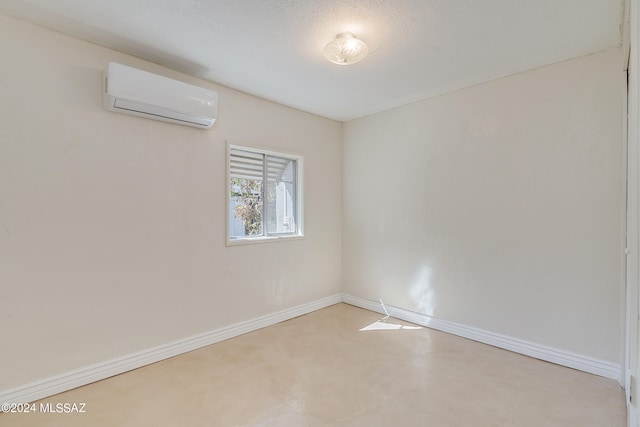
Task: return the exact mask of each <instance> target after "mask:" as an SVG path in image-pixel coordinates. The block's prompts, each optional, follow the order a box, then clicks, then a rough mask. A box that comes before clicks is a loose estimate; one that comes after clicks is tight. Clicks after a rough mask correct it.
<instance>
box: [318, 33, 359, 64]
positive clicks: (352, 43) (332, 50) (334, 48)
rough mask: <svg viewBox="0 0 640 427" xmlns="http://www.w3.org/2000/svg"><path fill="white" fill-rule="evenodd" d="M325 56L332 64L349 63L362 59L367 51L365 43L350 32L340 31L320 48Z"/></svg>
mask: <svg viewBox="0 0 640 427" xmlns="http://www.w3.org/2000/svg"><path fill="white" fill-rule="evenodd" d="M322 53H323V55H324V57H325V58H327V59H328V60H329V61H331V62H333V63H334V64H338V65H349V64H355V63H356V62H359V61H361V60H362V59H364V57H365V56H367V54H368V53H369V49H368V48H367V45H366V43H365V42H363V41H362V40H358V39H357V38H356V36H354V35H353V34H351V33H340V34H338V35H337V36H336V38H335V39H333V40H332V41H330V42H329V43H328V44H327V45H326V46H325V47H324V49H323V50H322Z"/></svg>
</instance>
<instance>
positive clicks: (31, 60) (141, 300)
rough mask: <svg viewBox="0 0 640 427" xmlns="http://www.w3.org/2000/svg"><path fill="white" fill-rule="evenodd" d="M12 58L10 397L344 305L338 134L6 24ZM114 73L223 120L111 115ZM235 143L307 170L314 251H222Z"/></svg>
mask: <svg viewBox="0 0 640 427" xmlns="http://www.w3.org/2000/svg"><path fill="white" fill-rule="evenodd" d="M0 54H1V55H2V58H1V61H0V63H1V64H2V65H1V66H0V94H1V96H0V99H1V102H0V290H1V292H0V301H1V306H2V308H1V309H0V336H1V337H2V345H1V347H2V350H1V351H0V366H2V367H3V368H2V369H1V371H2V373H1V374H0V390H4V389H8V388H12V387H16V386H21V385H24V384H26V383H29V382H31V381H35V380H39V379H42V378H45V377H48V376H50V375H55V374H60V373H65V372H67V371H70V370H73V369H77V368H82V367H85V366H87V365H90V364H93V363H99V362H102V361H105V360H108V359H111V358H114V357H119V356H124V355H128V354H131V353H134V352H137V351H141V350H145V349H148V348H150V347H153V346H157V345H162V344H165V343H168V342H170V341H173V340H177V339H181V338H185V337H188V336H190V335H193V334H198V333H202V332H208V331H211V330H214V329H216V328H219V327H222V326H226V325H230V324H233V323H236V322H239V321H243V320H247V319H251V318H255V317H258V316H261V315H264V314H267V313H272V312H274V311H277V310H281V309H285V308H289V307H292V306H296V305H300V304H303V303H306V302H310V301H314V300H317V299H319V298H322V297H326V296H329V295H333V294H335V293H337V292H339V291H340V283H341V240H340V239H341V183H342V178H341V173H340V170H341V166H340V165H341V124H340V123H338V122H333V121H330V120H327V119H323V118H319V117H317V116H313V115H310V114H306V113H303V112H300V111H297V110H294V109H290V108H287V107H284V106H281V105H277V104H274V103H271V102H267V101H265V100H261V99H258V98H255V97H252V96H249V95H245V94H242V93H240V92H237V91H234V90H230V89H227V88H224V87H220V86H216V85H214V84H211V83H208V82H204V81H200V80H197V79H195V78H192V77H189V76H186V75H182V74H180V73H177V72H175V71H172V70H169V69H166V68H163V67H161V66H159V65H155V64H151V63H148V62H145V61H142V60H140V59H137V58H134V57H131V56H127V55H125V54H122V53H119V52H116V51H113V50H110V49H107V48H103V47H99V46H96V45H93V44H90V43H86V42H84V41H80V40H77V39H74V38H70V37H67V36H64V35H61V34H58V33H55V32H51V31H48V30H45V29H42V28H40V27H36V26H32V25H30V24H26V23H24V22H22V21H19V20H15V19H13V18H9V17H6V16H1V15H0ZM222 60H223V59H221V61H222ZM109 61H116V62H121V63H124V64H127V65H131V66H134V67H137V68H141V69H144V70H147V71H151V72H154V73H158V74H162V75H165V76H168V77H172V78H177V79H180V80H183V81H187V82H189V83H193V84H198V85H201V86H206V87H210V88H213V89H215V90H217V91H218V94H219V98H220V110H219V118H218V122H217V123H216V124H215V126H214V128H213V129H211V130H207V131H202V130H199V129H193V128H188V127H183V126H176V125H171V124H167V123H162V122H157V121H152V120H147V119H142V118H137V117H132V116H125V115H121V114H114V113H110V112H106V111H104V110H103V109H102V107H101V73H102V70H103V69H104V67H105V65H106V64H107V62H109ZM225 140H228V141H230V142H233V143H241V144H249V145H253V146H256V147H259V148H271V149H275V150H280V151H293V152H296V153H301V154H303V155H304V156H305V157H304V162H305V163H304V164H305V233H306V239H304V240H297V241H288V242H278V243H266V244H259V245H249V246H238V247H225V227H226V216H225V215H226V210H225V209H226V208H225V197H226V189H225V182H226V181H225V170H226V161H225V153H226V145H225ZM327 165H330V166H331V167H329V168H328V167H327Z"/></svg>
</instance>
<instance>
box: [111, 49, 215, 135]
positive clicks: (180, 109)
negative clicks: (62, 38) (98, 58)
mask: <svg viewBox="0 0 640 427" xmlns="http://www.w3.org/2000/svg"><path fill="white" fill-rule="evenodd" d="M104 85H105V90H104V93H103V105H104V108H105V109H107V110H109V111H113V112H117V113H123V114H132V115H135V116H140V117H146V118H149V119H154V120H162V121H165V122H170V123H176V124H181V125H186V126H194V127H198V128H203V129H208V128H210V127H211V126H213V124H214V123H215V121H216V115H217V109H218V95H217V94H216V92H214V91H212V90H209V89H204V88H201V87H198V86H193V85H190V84H187V83H183V82H180V81H177V80H172V79H169V78H167V77H162V76H158V75H156V74H152V73H148V72H146V71H142V70H138V69H135V68H131V67H127V66H125V65H121V64H116V63H115V62H110V63H109V65H108V66H107V70H106V71H105V73H104Z"/></svg>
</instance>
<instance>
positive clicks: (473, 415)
mask: <svg viewBox="0 0 640 427" xmlns="http://www.w3.org/2000/svg"><path fill="white" fill-rule="evenodd" d="M380 319H381V316H380V315H379V314H377V313H373V312H370V311H366V310H362V309H359V308H356V307H352V306H349V305H346V304H337V305H334V306H331V307H328V308H326V309H323V310H319V311H316V312H314V313H311V314H308V315H306V316H302V317H298V318H296V319H292V320H289V321H287V322H283V323H280V324H277V325H274V326H271V327H269V328H265V329H262V330H259V331H256V332H252V333H249V334H246V335H243V336H240V337H236V338H233V339H230V340H227V341H224V342H221V343H217V344H214V345H211V346H208V347H205V348H202V349H200V350H196V351H193V352H190V353H187V354H184V355H181V356H178V357H174V358H172V359H168V360H165V361H162V362H159V363H155V364H153V365H149V366H146V367H143V368H141V369H137V370H135V371H131V372H128V373H126V374H122V375H118V376H116V377H112V378H109V379H106V380H103V381H100V382H97V383H94V384H90V385H87V386H84V387H80V388H77V389H75V390H71V391H68V392H66V393H62V394H59V395H56V396H53V397H51V398H48V399H45V400H42V401H40V402H36V405H40V403H43V404H46V403H52V404H57V403H69V404H73V403H76V404H80V403H84V404H86V405H85V407H84V410H85V411H86V412H85V413H79V414H78V413H74V414H64V413H62V414H51V413H49V414H44V413H39V412H36V413H29V414H2V415H0V426H15V427H19V426H65V427H73V426H93V427H100V426H110V427H113V426H136V427H140V426H156V427H161V426H172V427H174V426H296V427H297V426H447V427H450V426H510V427H511V426H535V427H540V426H554V427H557V426H580V427H587V426H594V427H595V426H597V427H603V426H612V427H623V426H625V425H626V415H625V414H626V409H625V401H624V392H623V390H622V389H621V388H620V386H619V385H618V383H617V382H615V381H612V380H609V379H605V378H601V377H598V376H594V375H590V374H586V373H583V372H579V371H575V370H572V369H568V368H564V367H561V366H557V365H553V364H551V363H546V362H542V361H539V360H535V359H532V358H529V357H526V356H522V355H518V354H515V353H511V352H508V351H505V350H500V349H497V348H494V347H490V346H487V345H484V344H480V343H477V342H474V341H470V340H466V339H463V338H458V337H455V336H451V335H448V334H445V333H442V332H438V331H434V330H430V329H426V328H421V327H416V326H414V325H411V324H408V323H406V322H402V321H398V320H395V319H386V320H385V321H383V322H379V321H380ZM363 328H366V330H361V329H363Z"/></svg>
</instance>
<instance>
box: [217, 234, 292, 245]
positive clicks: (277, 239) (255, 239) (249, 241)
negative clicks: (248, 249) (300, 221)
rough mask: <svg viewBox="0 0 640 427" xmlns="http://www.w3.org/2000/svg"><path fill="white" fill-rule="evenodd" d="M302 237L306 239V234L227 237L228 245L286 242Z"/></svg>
mask: <svg viewBox="0 0 640 427" xmlns="http://www.w3.org/2000/svg"><path fill="white" fill-rule="evenodd" d="M302 239H304V235H302V234H296V235H293V236H260V237H243V238H239V239H229V238H227V246H243V245H256V244H259V243H270V242H286V241H290V240H302Z"/></svg>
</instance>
